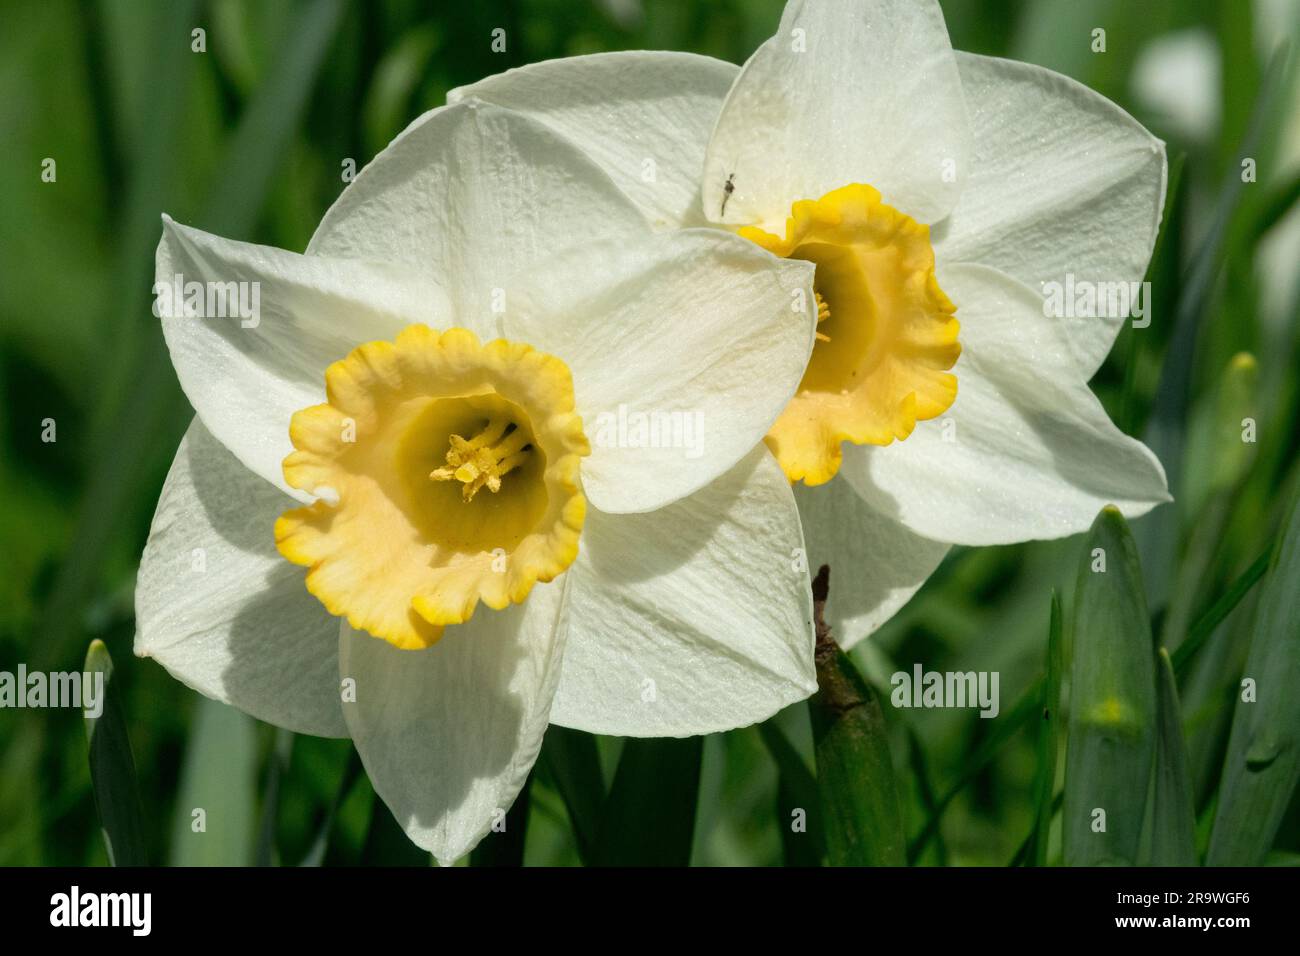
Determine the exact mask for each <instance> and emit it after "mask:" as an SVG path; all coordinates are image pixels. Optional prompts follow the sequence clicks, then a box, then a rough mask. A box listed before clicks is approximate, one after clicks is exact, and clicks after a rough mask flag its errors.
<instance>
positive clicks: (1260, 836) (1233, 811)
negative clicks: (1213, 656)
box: [1206, 493, 1300, 866]
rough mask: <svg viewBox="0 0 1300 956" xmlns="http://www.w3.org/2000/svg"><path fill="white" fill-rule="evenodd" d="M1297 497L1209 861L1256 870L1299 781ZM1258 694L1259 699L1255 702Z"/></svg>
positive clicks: (1263, 599)
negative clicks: (1251, 867) (1254, 868)
mask: <svg viewBox="0 0 1300 956" xmlns="http://www.w3.org/2000/svg"><path fill="white" fill-rule="evenodd" d="M1298 505H1300V493H1298V494H1297V495H1296V497H1295V498H1293V500H1292V502H1291V510H1290V513H1289V515H1288V517H1287V520H1286V524H1285V527H1284V530H1283V532H1282V536H1281V537H1280V538H1279V540H1278V543H1277V548H1276V550H1275V551H1274V554H1273V560H1272V563H1271V565H1270V567H1269V571H1268V575H1267V577H1265V579H1264V584H1263V588H1262V590H1261V591H1260V595H1259V607H1258V608H1257V609H1256V612H1255V613H1256V616H1255V633H1254V636H1253V637H1252V639H1251V643H1250V654H1249V656H1248V657H1247V658H1246V669H1245V671H1244V673H1243V685H1244V684H1245V680H1250V681H1252V682H1253V692H1252V693H1250V694H1247V691H1246V688H1245V686H1243V688H1242V689H1241V691H1240V692H1239V693H1238V697H1237V707H1236V711H1235V713H1234V714H1233V717H1232V733H1231V736H1230V737H1229V739H1228V753H1227V757H1226V759H1225V760H1224V764H1223V775H1222V777H1221V778H1220V783H1219V807H1218V811H1217V813H1216V815H1215V818H1214V831H1213V833H1212V835H1211V837H1210V847H1209V851H1208V854H1207V856H1206V863H1207V864H1209V865H1211V866H1224V865H1228V866H1255V865H1258V864H1259V863H1261V862H1262V861H1263V860H1264V858H1265V857H1266V856H1267V854H1268V851H1269V850H1270V849H1271V848H1272V845H1273V839H1274V837H1275V836H1276V834H1277V830H1278V827H1279V826H1280V825H1281V822H1282V817H1283V815H1284V814H1285V813H1286V809H1287V805H1288V803H1289V802H1290V800H1291V794H1292V793H1293V792H1294V790H1295V787H1296V781H1297V779H1300V693H1297V692H1296V691H1297V688H1300V602H1298V601H1297V600H1296V592H1297V589H1300V506H1298ZM1256 697H1257V698H1258V699H1256Z"/></svg>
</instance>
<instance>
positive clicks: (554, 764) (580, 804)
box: [541, 724, 605, 864]
mask: <svg viewBox="0 0 1300 956" xmlns="http://www.w3.org/2000/svg"><path fill="white" fill-rule="evenodd" d="M541 762H542V764H543V766H544V767H545V768H546V770H547V772H548V773H550V775H551V778H552V779H553V780H554V781H555V789H556V790H557V791H559V794H560V799H561V800H563V801H564V808H565V810H566V811H568V814H569V825H570V826H571V827H572V828H573V839H574V843H575V844H576V845H577V848H578V857H579V858H580V859H581V860H582V862H583V863H586V864H590V863H591V862H592V860H593V859H594V854H595V848H596V837H597V830H598V829H599V828H600V814H601V807H602V805H603V804H604V802H605V780H604V777H603V776H602V775H601V772H600V753H599V752H598V751H597V750H596V738H595V737H593V736H592V735H591V734H588V733H584V732H582V731H581V730H570V729H569V728H567V727H560V726H558V725H556V724H551V726H550V727H548V728H546V739H545V741H544V742H543V744H542V756H541Z"/></svg>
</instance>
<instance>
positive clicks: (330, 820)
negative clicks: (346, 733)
mask: <svg viewBox="0 0 1300 956" xmlns="http://www.w3.org/2000/svg"><path fill="white" fill-rule="evenodd" d="M360 776H361V757H360V756H359V755H358V754H357V750H356V748H355V747H351V748H350V749H349V752H348V762H347V764H346V765H345V766H344V768H343V775H342V776H341V777H340V778H339V786H338V789H337V790H335V791H334V796H333V797H332V798H331V799H330V803H329V806H327V807H326V808H325V810H324V812H323V813H321V814H320V816H319V817H318V821H319V822H318V825H317V827H316V838H315V839H314V840H312V843H311V846H310V847H309V848H308V850H307V852H306V853H305V854H304V855H303V858H302V861H301V862H300V863H299V864H298V865H299V866H321V865H322V864H323V863H324V862H325V858H326V854H327V853H328V852H329V849H330V839H331V837H332V836H333V833H334V823H335V820H336V819H337V818H338V813H339V807H341V806H342V805H343V801H344V800H345V799H347V796H348V794H349V793H350V792H351V791H352V786H353V784H355V783H356V782H357V778H358V777H360Z"/></svg>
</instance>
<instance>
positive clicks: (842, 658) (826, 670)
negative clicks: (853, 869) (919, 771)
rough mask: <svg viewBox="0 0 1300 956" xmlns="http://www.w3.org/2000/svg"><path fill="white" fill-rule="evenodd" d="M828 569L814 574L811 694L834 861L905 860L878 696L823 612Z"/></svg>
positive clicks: (821, 789) (880, 863)
mask: <svg viewBox="0 0 1300 956" xmlns="http://www.w3.org/2000/svg"><path fill="white" fill-rule="evenodd" d="M829 581H830V569H829V568H828V567H826V566H825V565H822V568H821V570H820V571H818V572H817V578H816V580H814V581H813V608H814V610H813V613H814V615H815V620H816V622H817V648H816V662H817V693H816V694H814V695H813V697H812V699H811V700H809V702H808V708H809V713H810V715H811V717H812V727H813V741H814V742H815V744H816V752H817V782H818V790H819V793H820V796H821V806H822V813H823V816H824V818H825V819H824V824H823V825H824V829H825V838H826V853H827V858H828V860H829V862H830V864H831V866H902V865H904V864H905V863H906V862H907V858H906V841H905V840H904V837H903V817H902V811H901V810H900V808H899V802H898V790H897V787H896V786H895V784H894V767H893V762H892V760H891V759H890V755H889V739H888V736H887V734H886V729H885V718H884V714H882V713H881V710H880V701H879V700H878V699H877V697H876V694H875V693H874V692H873V691H872V690H871V688H870V687H869V686H868V685H867V683H866V681H864V680H863V679H862V676H861V675H860V674H859V673H858V671H857V668H855V667H854V666H853V662H852V661H850V660H849V659H848V657H847V656H846V655H845V654H844V652H843V651H841V650H840V649H839V646H838V645H836V643H835V641H834V640H832V639H831V634H830V628H829V627H827V626H826V623H825V621H824V620H823V617H822V612H823V609H824V608H825V606H826V596H827V592H828V590H829Z"/></svg>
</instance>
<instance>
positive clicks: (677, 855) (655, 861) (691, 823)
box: [593, 737, 704, 866]
mask: <svg viewBox="0 0 1300 956" xmlns="http://www.w3.org/2000/svg"><path fill="white" fill-rule="evenodd" d="M703 752H704V738H703V737H650V738H640V737H630V738H628V740H627V741H626V742H625V743H624V744H623V753H622V755H621V756H620V757H619V761H618V770H617V771H616V772H615V774H614V784H613V786H612V787H610V791H609V797H608V798H607V799H606V801H605V807H604V811H603V813H602V815H601V820H600V830H599V833H598V835H597V839H596V848H595V853H594V854H593V862H594V864H595V865H596V866H686V865H687V864H689V863H690V860H691V842H692V839H693V838H694V834H695V812H696V804H697V803H698V802H699V792H700V759H701V757H702V756H703Z"/></svg>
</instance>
